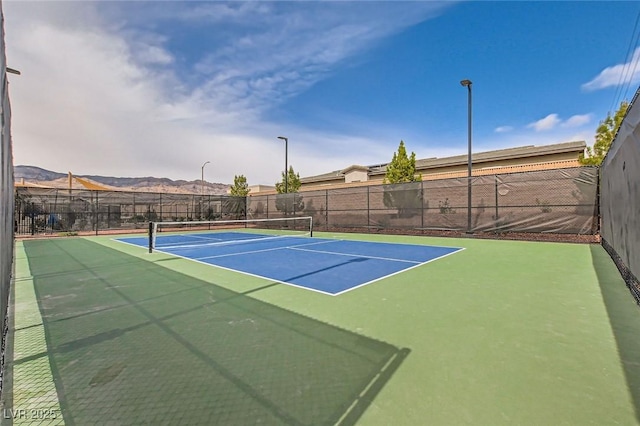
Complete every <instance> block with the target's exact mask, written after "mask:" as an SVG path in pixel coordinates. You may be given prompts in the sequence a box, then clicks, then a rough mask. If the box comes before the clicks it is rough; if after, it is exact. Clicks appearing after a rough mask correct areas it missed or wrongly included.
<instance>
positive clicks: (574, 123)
mask: <svg viewBox="0 0 640 426" xmlns="http://www.w3.org/2000/svg"><path fill="white" fill-rule="evenodd" d="M592 117H593V115H592V114H578V115H573V116H571V117H569V118H568V119H567V120H565V121H564V122H563V123H562V126H563V127H580V126H584V125H585V124H588V123H590V122H591V118H592Z"/></svg>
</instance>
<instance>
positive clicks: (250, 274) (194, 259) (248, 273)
mask: <svg viewBox="0 0 640 426" xmlns="http://www.w3.org/2000/svg"><path fill="white" fill-rule="evenodd" d="M338 241H351V240H338V239H336V240H325V241H319V242H313V243H306V244H302V245H298V246H288V247H276V248H271V249H264V250H254V251H248V252H241V253H233V254H224V255H218V256H209V257H203V258H193V257H186V256H182V255H179V254H175V253H171V252H165V251H162V250H155V251H157V252H160V253H164V254H169V255H172V256H176V257H180V258H182V259H186V260H192V261H194V262H199V263H202V264H203V265H209V266H214V267H216V268H220V269H224V270H226V271H231V272H236V273H240V274H244V275H248V276H251V277H256V278H262V279H265V280H268V281H271V282H277V283H280V284H285V285H289V286H292V287H297V288H301V289H304V290H310V291H313V292H316V293H320V294H326V295H329V296H340V295H341V294H344V293H348V292H350V291H352V290H355V289H357V288H360V287H364V286H366V285H369V284H373V283H375V282H377V281H380V280H383V279H385V278H389V277H392V276H394V275H398V274H401V273H403V272H406V271H408V270H410V269H414V268H418V267H420V266H422V265H426V264H427V263H431V262H433V261H436V260H439V259H442V258H444V257H447V256H450V255H452V254H456V253H458V252H460V251H462V250H465V248H464V247H447V246H431V247H439V248H450V249H456V250H455V251H452V252H451V253H447V254H444V255H442V256H438V257H435V258H433V259H430V260H427V261H426V262H421V263H416V262H413V261H407V260H404V262H409V263H414V265H412V266H409V267H408V268H404V269H401V270H400V271H396V272H393V273H391V274H388V275H384V276H382V277H378V278H375V279H373V280H371V281H367V282H366V283H362V284H358V285H356V286H353V287H349V288H347V289H345V290H342V291H340V292H337V293H329V292H327V291H322V290H318V289H315V288H311V287H306V286H304V285H299V284H295V283H291V282H288V281H282V280H278V279H275V278H272V277H268V276H265V275H258V274H253V273H250V272H244V271H240V270H238V269H233V268H227V267H225V266H220V265H216V264H215V263H207V262H204V261H203V260H202V259H211V258H216V257H225V256H235V255H240V254H248V253H256V252H264V251H273V250H282V249H296V250H303V249H297V248H296V247H302V246H311V245H317V244H327V243H333V242H338ZM122 242H124V241H122ZM367 242H372V241H367ZM373 243H376V242H373ZM404 245H415V246H421V247H425V246H423V245H421V244H404ZM307 251H317V252H321V251H318V250H307ZM328 253H331V254H341V253H333V252H328ZM342 255H345V254H343V253H342ZM345 256H346V255H345ZM351 256H355V255H351ZM359 257H363V256H359ZM364 257H366V256H364ZM382 259H384V258H382ZM387 260H395V261H402V260H400V259H387Z"/></svg>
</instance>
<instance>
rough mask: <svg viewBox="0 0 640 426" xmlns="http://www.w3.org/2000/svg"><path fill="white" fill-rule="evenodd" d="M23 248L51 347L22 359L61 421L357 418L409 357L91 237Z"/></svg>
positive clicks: (315, 421) (229, 421)
mask: <svg viewBox="0 0 640 426" xmlns="http://www.w3.org/2000/svg"><path fill="white" fill-rule="evenodd" d="M24 248H25V251H26V253H27V256H28V259H29V266H30V269H31V273H32V276H33V277H34V285H35V289H36V294H37V297H38V303H39V306H40V311H41V313H42V316H43V322H44V326H45V332H46V338H47V349H48V351H47V353H42V354H39V355H34V356H32V357H31V358H30V359H35V358H37V357H39V356H42V357H46V356H48V357H49V359H50V363H51V367H52V372H53V375H54V380H55V383H56V389H57V392H58V397H59V400H60V404H61V408H62V414H63V416H64V419H65V421H66V423H67V424H92V423H93V422H98V423H101V422H110V423H113V424H142V423H145V424H160V423H163V424H257V423H260V424H291V425H311V424H314V425H316V424H336V423H340V424H353V423H355V422H356V421H357V419H358V418H359V417H360V415H361V414H362V413H363V412H364V411H365V410H366V408H367V406H368V405H369V404H370V403H371V401H372V400H373V398H374V397H375V396H376V394H377V393H378V392H379V391H380V389H381V388H382V387H383V386H384V385H385V383H386V382H387V381H388V380H389V379H390V377H391V376H392V375H393V373H394V371H395V370H396V369H397V368H398V367H399V366H400V364H401V363H402V361H403V360H404V358H406V356H407V355H408V353H409V350H408V349H399V348H396V347H394V346H392V345H390V344H387V343H384V342H380V341H377V340H374V339H370V338H367V337H364V336H360V335H357V334H355V333H352V332H349V331H346V330H342V329H339V328H337V327H334V326H331V325H329V324H325V323H323V322H320V321H317V320H314V319H311V318H308V317H305V316H302V315H299V314H296V313H293V312H291V311H288V310H286V309H283V308H279V307H276V306H273V305H270V304H267V303H264V302H261V301H258V300H255V299H253V298H251V297H249V296H248V295H247V294H241V293H236V292H233V291H230V290H228V289H225V288H222V287H219V286H216V285H213V284H210V283H206V282H204V281H201V280H198V279H195V278H192V277H189V276H186V275H183V274H181V273H179V272H175V271H171V270H169V269H166V268H163V267H161V266H158V265H156V264H154V263H153V262H148V261H145V260H143V259H137V258H134V257H131V256H128V255H126V254H124V253H121V252H119V251H116V250H112V249H109V248H106V247H104V246H101V245H99V244H96V243H93V242H91V241H88V240H84V239H51V240H33V241H25V242H24ZM272 285H275V284H269V285H267V286H266V287H268V286H272ZM258 290H259V289H258ZM253 291H257V290H252V291H250V292H247V293H251V292H253ZM27 361H29V360H27V359H22V360H16V361H15V362H14V364H17V363H23V362H27Z"/></svg>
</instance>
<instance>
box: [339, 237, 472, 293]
mask: <svg viewBox="0 0 640 426" xmlns="http://www.w3.org/2000/svg"><path fill="white" fill-rule="evenodd" d="M440 247H443V246H440ZM448 248H452V249H453V248H457V250H456V251H452V252H451V253H447V254H443V255H442V256H438V257H434V258H433V259H430V260H427V261H426V262H422V263H418V264H417V265H413V266H410V267H408V268H406V269H402V270H400V271H397V272H394V273H391V274H389V275H385V276H383V277H378V278H376V279H374V280H371V281H367V282H366V283H362V284H358V285H357V286H354V287H349V288H348V289H346V290H342V291H340V292H338V293H329V294H331V295H332V296H340V295H341V294H344V293H348V292H350V291H351V290H355V289H357V288H360V287H364V286H365V285H369V284H373V283H375V282H376V281H380V280H383V279H385V278H389V277H392V276H394V275H398V274H401V273H403V272H406V271H408V270H410V269H414V268H418V267H420V266H422V265H426V264H427V263H431V262H433V261H434V260H438V259H442V258H443V257H447V256H451V255H452V254H456V253H458V252H460V251H462V250H464V247H462V248H459V247H448Z"/></svg>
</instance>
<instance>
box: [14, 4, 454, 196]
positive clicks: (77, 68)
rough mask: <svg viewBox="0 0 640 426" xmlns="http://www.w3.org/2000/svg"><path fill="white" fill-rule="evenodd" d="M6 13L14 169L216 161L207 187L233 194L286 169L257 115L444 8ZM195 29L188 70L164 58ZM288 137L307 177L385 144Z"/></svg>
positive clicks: (20, 8)
mask: <svg viewBox="0 0 640 426" xmlns="http://www.w3.org/2000/svg"><path fill="white" fill-rule="evenodd" d="M3 6H4V9H5V10H4V13H5V28H6V40H7V58H8V64H9V66H12V67H14V68H17V69H19V70H20V71H21V72H22V75H21V76H20V77H18V78H11V82H10V91H11V102H12V112H13V117H12V133H13V141H14V159H15V163H16V164H28V165H36V166H40V167H44V168H47V169H50V170H54V171H61V172H66V171H72V172H73V173H76V174H101V175H111V176H148V175H153V176H158V177H169V178H172V179H198V178H199V176H200V171H201V169H200V167H201V165H202V163H203V162H204V161H211V163H212V164H211V165H208V167H207V169H206V170H205V175H206V176H207V180H209V181H218V182H226V183H230V182H232V180H233V176H234V175H235V174H244V175H245V176H247V178H248V179H249V182H250V183H251V184H254V183H255V184H257V183H267V184H272V183H273V182H275V181H276V180H277V179H278V177H279V176H280V171H281V170H282V169H283V167H284V165H283V164H281V163H283V161H282V160H283V157H284V150H283V147H282V146H281V144H280V143H279V142H280V141H278V140H277V139H276V136H278V135H279V134H281V133H282V127H283V125H282V124H278V123H269V122H265V121H264V120H263V118H262V117H263V116H264V113H265V112H266V111H269V110H270V108H272V107H273V106H274V105H277V104H278V103H279V102H281V101H282V100H283V99H286V98H288V97H291V96H295V95H296V94H298V93H300V92H301V91H303V90H305V89H306V88H308V87H310V86H311V85H313V84H314V83H315V82H317V81H319V80H321V79H322V78H325V77H326V76H327V75H329V74H330V73H331V72H332V71H333V70H334V69H335V67H336V66H338V65H339V64H340V63H342V62H344V61H346V60H347V59H351V58H353V57H354V56H356V55H357V54H358V53H360V52H362V51H366V49H368V48H369V47H370V46H371V45H372V44H373V43H375V42H376V41H377V40H379V39H381V38H383V37H386V36H388V35H390V34H393V33H395V32H398V31H401V30H402V29H404V28H407V27H408V26H410V25H413V24H415V23H417V22H420V21H421V20H425V19H428V18H429V17H430V16H432V15H433V14H434V13H437V12H438V11H439V10H440V9H441V8H442V7H443V6H440V5H437V4H431V3H403V4H402V5H393V6H391V5H390V4H387V3H380V4H378V3H371V4H368V5H367V7H359V6H357V5H355V4H352V3H341V2H336V3H322V4H316V3H307V2H301V3H295V2H292V3H284V2H283V3H278V2H276V3H269V4H262V3H257V2H256V3H249V2H242V3H225V4H222V3H193V4H192V3H190V2H183V3H168V2H141V3H137V2H132V3H129V2H111V3H110V2H73V3H66V2H55V3H47V2H6V3H4V4H3ZM132 11H135V12H136V13H131V12H132ZM247 17H250V18H252V19H246V18H247ZM254 18H255V19H254ZM194 20H197V21H198V25H193V26H189V30H190V31H195V30H196V29H199V30H201V31H202V37H205V36H207V35H209V34H214V36H215V37H220V38H221V39H220V40H215V41H216V43H213V42H211V43H209V42H208V40H203V41H201V45H202V46H204V47H201V49H203V50H200V51H198V52H197V55H196V56H197V61H198V62H197V64H196V65H193V63H192V62H191V61H187V59H185V56H184V52H182V51H180V50H179V49H178V50H176V49H175V48H173V47H170V46H172V44H171V42H172V41H174V39H172V37H178V36H179V34H180V30H179V29H175V30H173V29H171V28H172V25H173V24H177V25H189V23H193V21H194ZM230 21H232V22H239V23H243V26H242V30H243V32H242V35H241V36H238V34H239V33H238V31H237V28H233V30H234V31H235V32H234V31H231V30H230V29H229V28H228V26H229V25H230V24H229V22H230ZM134 24H135V25H134ZM194 28H195V29H194ZM213 28H215V30H216V31H213V30H212V29H213ZM318 34H322V36H321V37H319V36H318ZM192 35H193V34H192ZM185 67H186V69H185ZM286 128H287V131H286V133H287V134H286V136H288V137H289V138H290V144H289V159H290V163H291V164H294V165H295V167H296V170H297V171H299V172H300V174H301V175H302V176H307V175H313V174H318V173H324V172H326V171H328V170H333V169H336V168H340V167H344V166H347V165H349V164H351V163H365V162H371V163H374V162H379V161H380V158H386V157H387V156H388V154H389V147H388V146H387V144H386V143H383V142H381V139H376V138H372V139H367V138H361V137H353V136H349V135H335V134H327V133H320V132H316V131H313V130H311V129H306V128H303V127H296V126H293V125H291V124H287V125H286ZM394 148H395V147H394Z"/></svg>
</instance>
